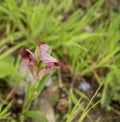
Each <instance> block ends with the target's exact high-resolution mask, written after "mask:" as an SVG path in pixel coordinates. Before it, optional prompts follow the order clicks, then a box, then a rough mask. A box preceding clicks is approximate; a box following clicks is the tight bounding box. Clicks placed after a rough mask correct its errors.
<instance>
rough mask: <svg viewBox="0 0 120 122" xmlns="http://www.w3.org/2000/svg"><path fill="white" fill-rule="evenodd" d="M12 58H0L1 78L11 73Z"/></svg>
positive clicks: (12, 66)
mask: <svg viewBox="0 0 120 122" xmlns="http://www.w3.org/2000/svg"><path fill="white" fill-rule="evenodd" d="M13 64H14V58H13V57H11V56H7V57H5V58H3V59H1V60H0V77H1V78H3V77H5V76H7V75H10V74H12V72H13V68H14V65H13Z"/></svg>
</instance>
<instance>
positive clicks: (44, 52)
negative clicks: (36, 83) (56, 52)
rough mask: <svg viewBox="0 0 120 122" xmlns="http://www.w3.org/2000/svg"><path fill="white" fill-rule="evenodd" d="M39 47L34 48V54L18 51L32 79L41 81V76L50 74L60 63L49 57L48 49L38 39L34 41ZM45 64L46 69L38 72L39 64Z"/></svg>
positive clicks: (27, 51) (28, 51)
mask: <svg viewBox="0 0 120 122" xmlns="http://www.w3.org/2000/svg"><path fill="white" fill-rule="evenodd" d="M35 41H36V42H37V44H38V46H39V47H36V49H35V52H34V53H33V52H31V51H30V50H28V49H25V50H22V51H20V55H21V56H22V58H23V60H24V62H25V64H26V65H27V67H28V69H29V70H30V71H31V73H32V75H33V77H34V79H35V78H36V77H38V79H40V80H41V79H42V77H43V76H45V75H46V74H48V73H50V72H51V71H52V69H53V68H54V67H55V66H60V65H61V62H58V61H57V59H56V58H54V57H52V56H51V55H50V50H51V49H50V47H49V46H48V45H47V44H43V43H42V42H41V41H40V40H39V39H35ZM41 61H42V62H43V63H45V64H46V65H47V68H44V69H42V70H41V71H39V64H40V63H41Z"/></svg>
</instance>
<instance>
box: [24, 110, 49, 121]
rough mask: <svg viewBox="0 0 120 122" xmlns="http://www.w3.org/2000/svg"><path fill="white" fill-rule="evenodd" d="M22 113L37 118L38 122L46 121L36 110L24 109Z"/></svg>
mask: <svg viewBox="0 0 120 122" xmlns="http://www.w3.org/2000/svg"><path fill="white" fill-rule="evenodd" d="M23 115H25V116H26V117H30V118H34V119H37V120H39V122H48V120H47V119H46V118H45V117H44V116H43V115H41V114H40V112H38V111H24V112H23Z"/></svg>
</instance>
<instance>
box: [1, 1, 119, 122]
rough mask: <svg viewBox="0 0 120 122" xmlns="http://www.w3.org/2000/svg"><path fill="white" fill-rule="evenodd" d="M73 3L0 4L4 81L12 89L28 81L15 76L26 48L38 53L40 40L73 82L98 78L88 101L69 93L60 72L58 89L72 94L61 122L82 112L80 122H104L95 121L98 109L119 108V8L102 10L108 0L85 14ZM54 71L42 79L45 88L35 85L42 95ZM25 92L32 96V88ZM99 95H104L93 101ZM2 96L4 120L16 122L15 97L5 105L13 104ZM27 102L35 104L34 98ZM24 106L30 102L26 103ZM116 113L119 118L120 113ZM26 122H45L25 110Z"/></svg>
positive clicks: (21, 115)
mask: <svg viewBox="0 0 120 122" xmlns="http://www.w3.org/2000/svg"><path fill="white" fill-rule="evenodd" d="M73 3H74V1H73V0H64V1H59V0H57V1H55V0H50V1H48V2H45V1H39V0H36V1H33V0H19V1H15V0H11V1H10V0H4V1H2V2H0V18H1V19H0V23H1V24H0V33H1V34H0V78H1V79H4V80H5V81H6V82H7V83H8V84H9V85H10V86H12V87H16V84H19V83H20V82H21V80H22V79H24V77H25V76H22V74H20V73H17V71H18V69H19V67H20V62H21V57H20V56H19V51H20V50H21V49H23V48H28V49H30V50H33V49H35V47H36V46H37V44H36V43H35V41H34V39H35V38H39V39H40V40H42V41H43V42H44V43H47V44H49V45H51V46H52V55H53V56H55V57H56V58H57V59H59V60H60V61H64V62H65V63H66V66H67V69H66V72H69V74H70V75H71V76H72V81H73V82H75V80H74V79H75V78H79V77H80V78H84V79H85V78H86V77H87V78H89V79H88V81H87V82H89V83H91V82H92V80H91V79H94V80H93V83H94V84H96V86H97V87H96V88H95V89H94V88H93V91H94V93H93V94H92V96H90V97H89V96H87V94H85V93H84V92H82V91H81V90H79V89H78V88H76V87H70V88H69V89H67V88H66V85H65V83H64V79H62V76H63V75H64V73H63V71H60V70H59V69H57V71H56V72H57V74H58V75H57V79H58V84H59V87H60V89H62V90H63V91H65V92H66V93H67V94H68V110H67V112H66V113H65V114H64V116H63V119H62V120H60V122H72V121H73V119H74V118H75V117H76V114H77V113H78V112H79V111H81V112H82V113H81V114H80V115H79V117H78V122H83V121H84V119H85V118H86V117H88V118H89V120H90V121H94V122H95V121H96V122H101V120H100V117H99V118H98V119H97V120H92V117H91V116H90V114H89V111H91V109H93V108H95V107H96V106H97V105H100V106H101V108H104V109H105V110H108V111H111V110H112V109H113V107H112V106H111V103H112V102H113V101H115V102H117V103H119V105H120V97H119V92H120V78H119V76H120V63H119V60H120V54H119V53H120V43H119V41H120V27H119V26H120V22H119V20H120V14H118V13H119V12H120V8H117V10H114V9H115V8H116V6H110V7H109V9H108V8H104V7H103V4H104V0H99V1H97V2H96V3H95V4H94V5H88V7H87V8H86V9H85V10H84V9H82V8H77V7H75V6H74V4H73ZM116 11H117V12H116ZM53 72H54V71H53ZM53 72H51V73H50V74H49V75H47V76H46V77H45V78H43V84H42V83H41V82H39V81H37V82H39V84H37V83H34V85H35V86H36V89H37V90H38V93H39V94H40V92H41V90H42V89H43V87H44V86H45V82H46V79H48V78H49V77H51V74H53ZM16 76H17V77H16ZM37 85H38V87H39V88H37ZM26 89H27V90H26V91H25V94H26V96H28V97H29V95H28V94H29V93H30V91H31V89H33V87H32V85H30V84H29V83H27V82H26ZM0 92H1V91H0ZM99 93H100V94H101V96H100V97H99V99H95V98H96V96H97V95H98V94H99ZM31 94H32V93H31ZM31 94H30V95H31ZM76 94H77V95H76ZM0 96H1V97H0V120H5V121H10V122H16V121H17V120H15V119H14V117H12V116H11V114H10V109H11V107H12V100H9V98H10V96H11V93H9V94H8V96H7V98H6V99H5V100H4V101H8V100H9V102H8V103H7V104H6V103H4V102H3V98H2V92H1V93H0ZM36 97H38V94H37V95H36ZM36 97H35V98H36ZM29 99H30V102H31V103H32V101H33V98H29ZM83 100H85V101H86V105H85V106H84V105H82V102H81V101H83ZM24 103H25V104H26V103H27V101H26V99H25V101H24ZM115 111H117V114H120V111H119V110H115ZM59 116H60V115H59ZM27 117H31V118H36V119H38V120H40V121H42V122H43V121H45V122H46V121H47V119H46V118H45V117H44V116H43V115H41V113H40V112H38V111H32V110H30V109H28V110H26V109H24V107H23V110H22V111H21V113H19V121H20V122H22V121H25V119H27ZM58 118H59V117H58Z"/></svg>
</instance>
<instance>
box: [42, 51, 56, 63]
mask: <svg viewBox="0 0 120 122" xmlns="http://www.w3.org/2000/svg"><path fill="white" fill-rule="evenodd" d="M41 61H43V62H44V63H48V62H57V59H55V58H53V57H52V56H50V55H49V54H48V53H46V52H41Z"/></svg>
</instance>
